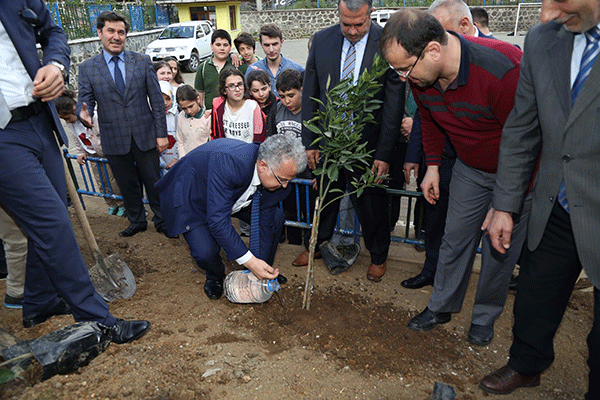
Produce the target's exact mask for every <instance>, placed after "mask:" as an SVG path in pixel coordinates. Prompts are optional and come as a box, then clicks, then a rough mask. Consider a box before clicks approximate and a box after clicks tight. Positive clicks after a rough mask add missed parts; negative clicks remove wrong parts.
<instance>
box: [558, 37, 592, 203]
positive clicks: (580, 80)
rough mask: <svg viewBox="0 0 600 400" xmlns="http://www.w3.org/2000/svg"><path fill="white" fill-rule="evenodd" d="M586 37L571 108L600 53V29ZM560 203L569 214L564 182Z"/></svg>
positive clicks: (572, 93)
mask: <svg viewBox="0 0 600 400" xmlns="http://www.w3.org/2000/svg"><path fill="white" fill-rule="evenodd" d="M584 35H585V38H586V45H585V50H584V51H583V56H581V64H580V65H579V72H578V73H577V77H576V78H575V82H573V88H572V89H571V106H573V105H575V100H577V95H578V94H579V92H580V91H581V88H582V87H583V84H584V83H585V80H586V78H587V77H588V75H589V74H590V71H591V70H592V67H593V66H594V61H596V57H597V56H598V52H599V51H600V46H599V45H598V40H600V30H599V29H598V27H597V26H595V27H593V28H592V29H590V30H588V31H587V32H585V33H584ZM558 202H559V203H560V205H561V206H562V207H563V208H564V209H565V211H566V212H569V201H568V200H567V190H566V188H565V181H564V180H563V181H562V182H561V184H560V188H559V189H558Z"/></svg>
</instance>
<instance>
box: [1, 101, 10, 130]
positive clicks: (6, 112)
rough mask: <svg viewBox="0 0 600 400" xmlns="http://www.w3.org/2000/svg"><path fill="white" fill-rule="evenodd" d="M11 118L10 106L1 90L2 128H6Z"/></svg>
mask: <svg viewBox="0 0 600 400" xmlns="http://www.w3.org/2000/svg"><path fill="white" fill-rule="evenodd" d="M11 118H12V114H11V113H10V109H9V108H8V104H6V100H4V96H3V95H2V92H0V129H4V128H6V125H8V123H9V122H10V119H11Z"/></svg>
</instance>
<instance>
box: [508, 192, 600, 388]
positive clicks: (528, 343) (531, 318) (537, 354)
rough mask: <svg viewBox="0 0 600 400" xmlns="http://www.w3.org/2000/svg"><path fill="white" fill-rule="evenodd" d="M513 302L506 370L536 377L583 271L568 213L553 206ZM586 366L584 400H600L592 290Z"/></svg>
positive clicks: (597, 306)
mask: <svg viewBox="0 0 600 400" xmlns="http://www.w3.org/2000/svg"><path fill="white" fill-rule="evenodd" d="M522 261H523V263H522V264H521V270H520V273H519V288H518V290H517V296H516V299H515V306H514V316H515V324H514V327H513V334H514V340H513V344H512V346H511V348H510V359H509V361H508V365H509V366H510V367H511V368H513V369H514V370H515V371H517V372H519V373H520V374H523V375H529V376H531V375H537V374H540V373H542V372H543V371H544V370H546V369H547V368H548V367H549V366H550V364H552V362H553V361H554V348H553V343H552V342H553V339H554V335H555V334H556V330H557V329H558V326H559V325H560V322H561V320H562V317H563V314H564V312H565V310H566V308H567V304H568V302H569V298H570V297H571V293H572V292H573V286H574V285H575V282H576V281H577V277H578V276H579V273H580V272H581V262H580V261H579V257H578V256H577V248H576V246H575V239H574V237H573V231H572V229H571V221H570V217H569V214H568V213H567V212H566V211H565V210H564V209H563V208H562V207H561V206H560V204H559V203H558V202H556V203H555V205H554V208H553V209H552V214H551V215H550V218H549V220H548V225H547V226H546V230H545V231H544V235H543V237H542V241H541V243H540V245H539V246H538V248H537V249H535V250H534V251H533V252H531V251H529V249H527V246H525V249H524V250H523V260H522ZM587 343H588V349H589V358H588V365H589V367H590V374H589V392H588V393H587V394H586V399H588V400H592V399H593V400H597V399H600V292H599V290H598V288H594V324H593V327H592V330H591V332H590V334H589V336H588V338H587Z"/></svg>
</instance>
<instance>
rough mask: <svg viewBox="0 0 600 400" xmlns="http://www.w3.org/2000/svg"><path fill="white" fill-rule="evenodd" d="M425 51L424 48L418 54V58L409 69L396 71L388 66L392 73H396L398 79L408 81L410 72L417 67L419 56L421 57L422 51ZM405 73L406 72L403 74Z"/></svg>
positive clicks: (396, 69)
mask: <svg viewBox="0 0 600 400" xmlns="http://www.w3.org/2000/svg"><path fill="white" fill-rule="evenodd" d="M424 50H425V48H423V50H421V52H420V53H419V56H418V57H417V60H416V61H415V63H414V64H413V65H412V67H410V68H409V69H406V68H404V69H398V68H394V66H393V65H392V64H390V63H388V64H389V66H390V68H391V69H393V70H394V71H396V73H397V74H398V75H399V76H400V78H404V79H408V76H409V75H410V73H411V72H412V70H413V69H414V68H415V65H417V63H418V62H419V60H420V59H421V56H422V55H423V51H424ZM404 71H406V72H404Z"/></svg>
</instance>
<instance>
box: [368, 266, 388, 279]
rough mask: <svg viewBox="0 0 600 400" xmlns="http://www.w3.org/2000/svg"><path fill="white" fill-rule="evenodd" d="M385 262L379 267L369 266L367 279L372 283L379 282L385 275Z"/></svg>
mask: <svg viewBox="0 0 600 400" xmlns="http://www.w3.org/2000/svg"><path fill="white" fill-rule="evenodd" d="M386 265H387V262H384V263H383V264H380V265H375V264H371V266H370V267H369V272H367V279H368V280H370V281H373V282H379V281H381V278H382V277H383V275H385V266H386Z"/></svg>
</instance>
